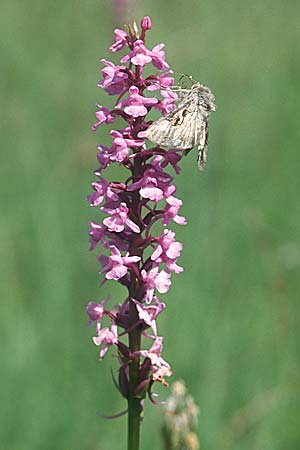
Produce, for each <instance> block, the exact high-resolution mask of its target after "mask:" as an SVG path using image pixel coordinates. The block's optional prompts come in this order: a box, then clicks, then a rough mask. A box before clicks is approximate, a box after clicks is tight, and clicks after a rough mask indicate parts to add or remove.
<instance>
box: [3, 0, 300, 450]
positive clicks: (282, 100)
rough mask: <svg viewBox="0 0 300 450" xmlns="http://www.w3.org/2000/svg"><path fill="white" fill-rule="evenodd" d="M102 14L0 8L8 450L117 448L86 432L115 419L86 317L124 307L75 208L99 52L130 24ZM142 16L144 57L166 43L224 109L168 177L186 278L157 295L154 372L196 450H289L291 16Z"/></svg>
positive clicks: (299, 50) (183, 6) (293, 393)
mask: <svg viewBox="0 0 300 450" xmlns="http://www.w3.org/2000/svg"><path fill="white" fill-rule="evenodd" d="M104 5H106V6H104ZM107 5H109V2H105V3H102V2H91V1H89V2H79V1H75V2H71V1H68V0H67V1H65V2H39V3H37V2H34V1H32V0H29V1H27V2H10V1H8V0H6V1H5V2H4V5H3V8H2V9H3V11H2V14H1V17H0V29H1V34H2V37H1V43H0V51H1V59H2V63H3V64H2V67H3V69H2V71H1V75H2V83H1V90H2V92H1V111H2V112H1V128H2V130H1V140H2V151H1V156H2V161H1V168H0V173H1V183H2V186H1V194H0V195H1V209H2V212H1V217H0V232H1V237H2V239H1V263H2V267H1V272H0V273H1V278H2V280H1V290H2V292H1V293H2V308H1V319H2V323H1V328H0V330H1V331H0V337H1V342H2V346H1V373H0V380H1V395H2V401H1V405H2V409H3V411H4V414H2V415H1V419H0V442H1V445H0V446H1V449H3V450H41V449H42V450H48V449H49V450H91V449H93V450H94V449H97V450H106V449H113V450H123V449H124V448H125V433H126V431H125V427H126V419H125V418H121V419H119V420H116V421H105V420H101V419H100V418H99V417H98V416H97V415H96V413H97V412H98V411H101V412H104V413H106V414H114V413H116V412H118V411H120V410H122V409H124V407H125V404H124V401H123V400H122V399H121V398H120V397H119V395H118V393H117V392H116V391H115V390H114V388H113V385H112V381H111V378H110V367H111V365H114V360H113V359H112V358H110V357H109V356H108V358H107V360H106V361H104V362H103V363H102V364H100V363H99V362H98V361H97V349H96V348H95V347H94V346H93V345H92V343H91V340H90V338H91V331H90V330H88V329H87V328H86V322H87V317H86V316H85V311H84V310H85V305H86V303H87V301H89V300H91V299H102V298H103V296H104V295H105V294H106V293H107V292H108V291H109V292H110V294H111V297H112V299H114V300H116V301H118V300H119V299H122V296H123V295H124V294H123V292H122V290H121V289H120V288H119V287H118V286H117V287H115V286H114V284H113V283H111V284H109V283H107V285H106V286H105V288H104V289H103V290H102V291H100V290H99V288H98V284H99V277H98V275H97V271H98V265H97V262H96V259H95V254H89V253H88V251H87V249H88V244H87V228H88V227H87V222H88V221H89V220H92V219H93V218H96V211H95V210H92V209H90V208H89V207H88V206H87V204H86V201H85V196H86V194H87V193H89V192H90V187H89V184H90V182H91V180H92V179H93V176H92V171H93V169H94V168H95V167H96V166H97V163H96V158H95V155H96V148H95V147H96V145H97V143H99V142H101V141H102V139H104V134H105V130H104V129H101V130H100V131H99V132H98V133H97V135H95V134H92V133H91V132H90V131H89V128H90V125H91V124H92V123H93V111H94V104H95V103H96V102H100V103H103V104H104V103H105V102H106V101H107V100H110V99H106V97H105V96H104V95H103V92H101V91H100V90H99V89H97V87H96V83H97V80H98V79H99V78H100V68H101V66H100V65H99V64H97V61H98V60H99V59H100V58H108V59H109V58H111V57H112V58H113V60H114V61H115V62H116V61H117V55H112V56H111V55H110V54H109V52H108V50H107V47H108V46H109V45H110V44H111V41H112V37H113V33H112V31H113V28H114V27H116V26H119V27H122V25H123V22H125V21H126V20H125V19H124V21H122V22H121V23H118V24H114V23H113V18H112V14H111V11H110V8H109V7H108V6H107ZM145 14H148V15H150V16H151V18H152V20H153V30H152V31H151V32H150V33H149V45H155V44H156V43H159V42H165V43H166V51H167V59H168V62H169V63H170V65H171V66H172V68H174V70H176V71H178V72H185V73H190V74H192V75H193V77H194V78H195V79H197V80H199V81H201V82H203V83H207V84H208V85H209V86H210V87H211V88H212V89H213V91H214V93H215V96H216V103H217V112H216V114H214V116H213V117H212V120H211V129H210V152H209V164H208V169H207V171H206V172H205V173H204V174H202V173H199V172H198V169H197V164H196V162H195V158H196V155H195V152H192V153H191V154H190V155H189V157H188V158H186V159H185V160H184V161H183V171H182V174H181V175H180V176H179V178H178V188H177V193H178V196H179V197H180V198H182V199H183V200H184V207H183V214H184V215H185V216H186V217H187V219H188V226H186V227H182V228H179V227H177V232H178V238H179V240H181V241H182V242H183V243H184V252H183V254H182V258H181V260H180V264H182V265H183V266H184V268H185V271H184V273H183V274H182V275H181V276H177V277H174V282H173V285H172V289H171V290H170V291H169V293H168V294H167V295H166V296H164V301H166V303H167V305H168V307H167V310H166V312H165V313H164V314H163V316H162V317H161V319H160V322H159V330H160V333H161V334H163V335H164V336H165V352H164V356H165V357H166V359H167V360H168V361H170V362H171V364H172V366H173V369H174V376H173V380H175V379H178V378H183V379H184V380H185V382H186V384H187V387H188V389H189V391H190V392H191V393H192V394H193V395H194V397H195V400H196V402H197V403H198V404H199V405H200V408H201V417H200V425H199V434H200V439H201V445H202V448H203V449H206V450H215V449H218V450H225V449H227V448H228V449H230V450H261V449H263V450H283V449H284V450H298V449H299V446H300V431H299V421H300V408H299V406H300V388H299V377H300V359H299V348H298V345H299V344H298V343H299V339H300V332H299V328H300V327H299V318H300V314H299V313H300V308H299V298H300V295H299V294H300V292H299V291H300V288H299V268H300V227H299V219H300V206H299V205H300V203H299V200H298V201H297V197H298V195H299V188H300V177H299V167H300V166H299V142H300V138H299V120H300V113H299V111H300V110H299V94H300V85H299V71H300V60H299V54H300V41H299V34H298V31H299V26H298V21H299V14H300V8H299V4H298V2H293V1H292V0H291V1H290V2H288V3H283V2H279V1H275V2H274V1H272V2H271V1H265V2H261V1H258V0H254V1H253V2H250V3H245V2H239V1H238V0H233V1H231V2H216V1H210V2H198V1H188V2H181V1H178V0H172V1H170V0H167V1H164V2H161V1H158V0H153V1H151V2H150V1H145V2H136V10H134V11H133V13H132V17H134V18H136V19H137V20H139V19H140V18H141V17H142V16H143V15H145ZM161 395H162V396H165V395H167V390H164V391H162V392H161ZM241 408H245V410H243V411H244V415H243V414H241V412H240V409H241ZM161 414H162V411H161V408H160V407H154V406H152V405H150V404H146V409H145V420H144V424H143V432H142V450H150V449H151V450H152V449H155V450H160V448H161V447H160V439H159V434H158V433H156V434H155V436H153V430H155V429H157V430H159V426H160V420H161ZM234 416H237V417H239V418H240V419H239V420H236V421H235V422H232V418H233V417H234ZM243 418H245V421H244V422H243V421H242V419H243ZM241 423H242V426H241ZM243 424H244V425H245V426H244V427H243Z"/></svg>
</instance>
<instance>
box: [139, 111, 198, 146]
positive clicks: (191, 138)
mask: <svg viewBox="0 0 300 450" xmlns="http://www.w3.org/2000/svg"><path fill="white" fill-rule="evenodd" d="M189 106H190V105H189ZM197 134H198V133H197V110H196V109H195V108H192V110H191V109H190V108H187V104H186V103H184V104H180V105H179V107H178V108H176V109H175V110H174V111H172V112H171V113H169V114H168V115H167V116H165V117H161V118H160V119H158V120H157V121H155V122H153V124H152V125H150V127H149V128H148V129H147V130H146V132H145V136H146V137H147V138H148V139H150V141H152V142H154V143H155V144H158V145H162V146H164V147H169V146H172V147H176V148H179V149H182V150H185V149H191V148H193V147H194V146H195V145H196V143H197Z"/></svg>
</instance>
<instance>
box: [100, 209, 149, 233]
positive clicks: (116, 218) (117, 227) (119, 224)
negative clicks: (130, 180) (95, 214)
mask: <svg viewBox="0 0 300 450" xmlns="http://www.w3.org/2000/svg"><path fill="white" fill-rule="evenodd" d="M102 210H103V211H105V212H107V213H108V214H111V216H110V217H107V218H106V219H104V220H103V223H104V225H105V226H106V227H107V229H108V230H109V231H115V232H116V233H121V231H123V230H124V228H125V225H127V227H128V228H130V229H131V230H132V231H133V232H134V233H139V232H140V228H139V227H138V225H136V224H135V223H134V222H133V221H132V220H130V219H129V217H128V212H129V209H128V208H127V206H126V203H121V204H120V207H119V208H115V209H109V208H105V207H103V208H102Z"/></svg>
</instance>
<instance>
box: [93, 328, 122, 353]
mask: <svg viewBox="0 0 300 450" xmlns="http://www.w3.org/2000/svg"><path fill="white" fill-rule="evenodd" d="M117 331H118V328H117V326H116V325H114V324H113V325H112V326H111V329H109V328H107V327H105V328H102V329H98V335H97V336H96V337H93V341H94V344H95V345H98V346H99V345H102V348H101V350H100V359H103V358H104V356H105V354H106V352H107V350H108V349H109V347H111V346H112V345H116V344H117V343H118V333H117Z"/></svg>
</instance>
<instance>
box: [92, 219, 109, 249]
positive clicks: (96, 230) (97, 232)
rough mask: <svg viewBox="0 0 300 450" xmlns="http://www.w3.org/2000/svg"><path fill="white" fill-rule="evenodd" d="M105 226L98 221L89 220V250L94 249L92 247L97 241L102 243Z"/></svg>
mask: <svg viewBox="0 0 300 450" xmlns="http://www.w3.org/2000/svg"><path fill="white" fill-rule="evenodd" d="M106 230H107V228H106V227H105V226H104V225H102V224H99V223H96V222H90V230H89V235H90V251H92V250H94V248H95V247H96V246H97V245H98V243H99V241H100V242H101V243H102V245H105V244H104V242H105V241H104V236H105V233H106Z"/></svg>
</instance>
